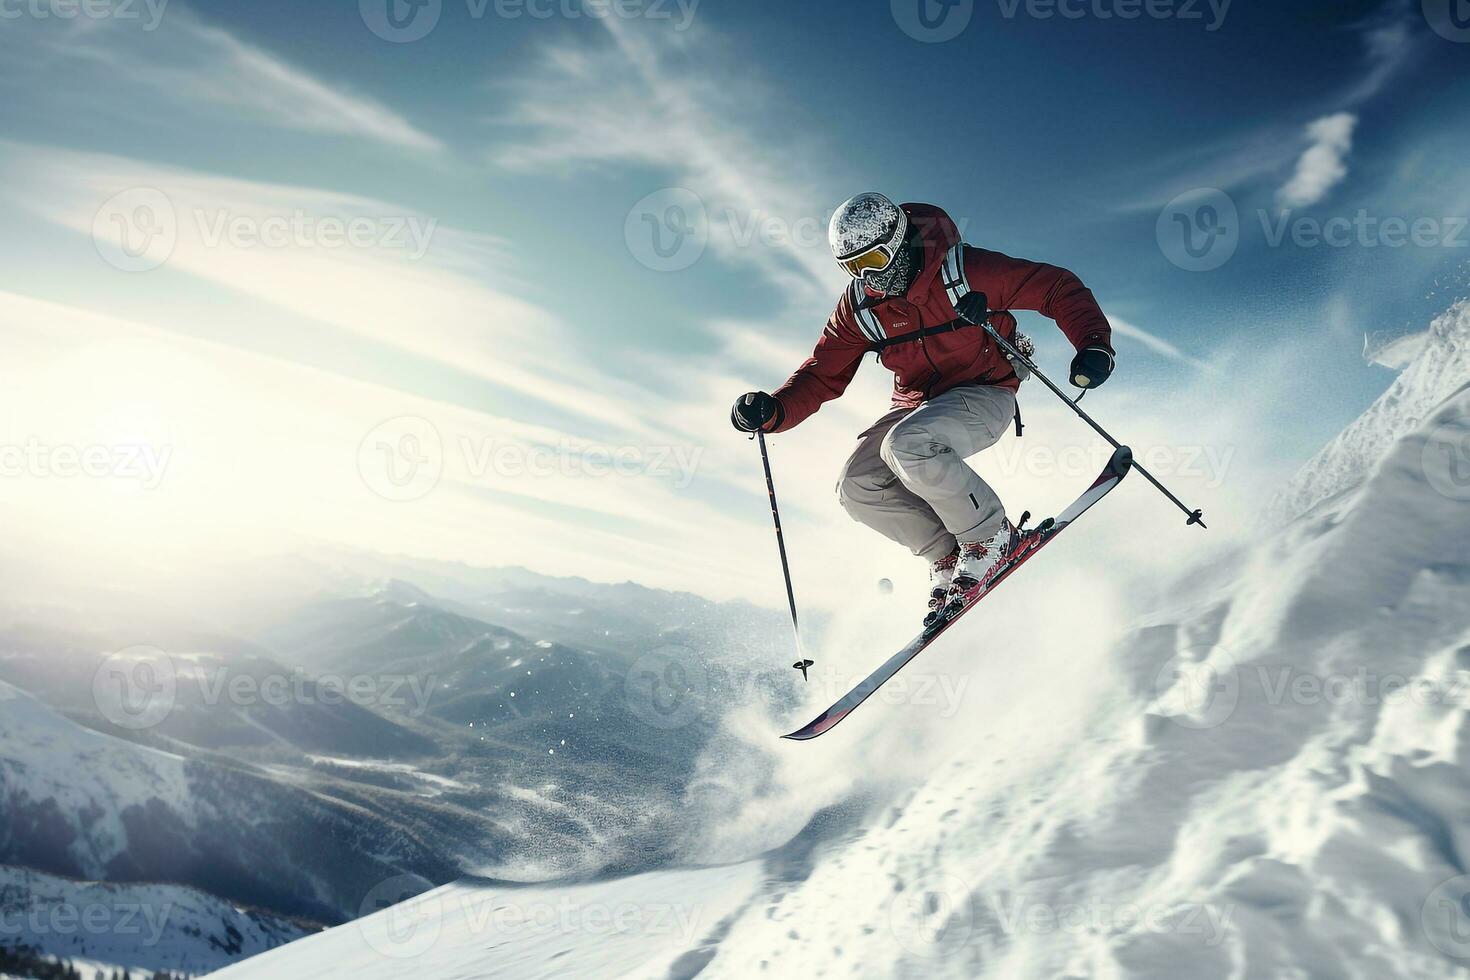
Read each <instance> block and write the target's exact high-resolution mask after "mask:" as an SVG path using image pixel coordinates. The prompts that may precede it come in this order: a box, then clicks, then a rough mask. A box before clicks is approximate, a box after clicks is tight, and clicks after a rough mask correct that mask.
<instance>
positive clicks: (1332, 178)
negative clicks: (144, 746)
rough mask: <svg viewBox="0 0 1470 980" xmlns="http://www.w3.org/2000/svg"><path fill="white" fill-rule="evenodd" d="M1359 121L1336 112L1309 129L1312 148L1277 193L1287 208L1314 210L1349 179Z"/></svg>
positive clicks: (1313, 123)
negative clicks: (1318, 203) (1349, 163)
mask: <svg viewBox="0 0 1470 980" xmlns="http://www.w3.org/2000/svg"><path fill="white" fill-rule="evenodd" d="M1357 124H1358V117H1357V116H1356V115H1355V114H1353V113H1351V112H1335V113H1333V114H1332V115H1330V116H1323V117H1322V118H1321V119H1318V120H1315V121H1314V122H1312V123H1311V124H1310V125H1308V126H1307V131H1306V135H1307V139H1308V140H1310V141H1311V145H1310V146H1309V147H1308V148H1307V150H1306V151H1305V152H1304V153H1303V154H1302V155H1301V157H1300V159H1298V160H1297V164H1296V172H1295V173H1294V174H1292V176H1291V179H1290V180H1289V181H1287V182H1286V184H1285V185H1283V186H1282V187H1281V189H1280V190H1279V191H1278V192H1277V195H1276V198H1277V200H1278V201H1279V202H1280V203H1281V204H1282V206H1284V207H1310V206H1311V205H1313V204H1316V203H1317V202H1319V201H1321V200H1322V199H1323V198H1325V197H1326V196H1327V193H1328V192H1329V191H1331V190H1332V188H1334V187H1336V186H1337V185H1338V184H1339V183H1341V182H1342V180H1343V179H1344V178H1345V177H1347V173H1348V168H1347V155H1348V153H1349V152H1350V151H1351V150H1352V147H1353V129H1354V128H1355V127H1356V126H1357Z"/></svg>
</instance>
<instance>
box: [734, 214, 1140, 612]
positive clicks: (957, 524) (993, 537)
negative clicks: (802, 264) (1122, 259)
mask: <svg viewBox="0 0 1470 980" xmlns="http://www.w3.org/2000/svg"><path fill="white" fill-rule="evenodd" d="M828 238H829V240H830V243H831V246H832V254H833V255H834V257H835V258H836V259H837V262H838V264H839V265H841V266H842V268H843V269H844V270H845V271H846V272H847V273H848V274H849V275H850V276H852V283H851V285H850V286H849V288H848V289H847V290H845V291H844V292H843V294H842V297H841V298H840V299H839V300H838V301H837V309H836V310H835V311H834V312H833V314H832V316H831V318H830V319H829V320H828V321H827V326H826V329H825V330H823V332H822V336H821V339H820V340H818V341H817V345H816V349H815V350H814V351H813V352H812V356H811V357H810V358H809V359H808V360H807V361H806V363H804V364H803V365H801V367H799V368H798V369H797V370H796V373H795V374H793V375H792V376H791V378H790V380H788V381H787V382H786V383H785V384H784V385H782V386H781V387H780V388H778V389H777V390H776V391H775V393H773V394H768V393H766V392H764V391H752V392H748V393H746V394H744V395H741V396H740V398H738V399H737V400H736V402H735V406H734V408H733V409H732V410H731V413H730V419H731V422H732V423H733V424H734V426H735V428H737V429H739V430H740V431H742V432H754V431H756V430H757V429H759V430H761V431H763V432H785V431H786V430H788V429H791V428H794V427H795V426H796V425H798V424H800V423H801V422H802V421H803V420H805V419H806V418H807V417H808V416H810V415H811V414H813V413H814V412H816V411H817V409H818V408H820V407H821V405H822V403H823V402H826V401H829V400H831V399H833V398H836V397H838V396H839V395H841V394H842V392H843V391H844V390H845V389H846V388H847V386H848V384H849V383H850V382H851V381H852V379H853V376H854V375H855V374H856V373H857V369H858V365H859V364H860V363H861V362H862V358H863V355H864V354H866V353H867V352H868V351H876V352H877V354H878V359H879V360H880V361H881V362H882V363H883V365H884V366H885V367H887V368H888V369H889V370H890V371H892V372H893V374H894V379H893V402H892V406H891V408H892V410H891V411H889V412H888V414H886V415H884V416H883V417H882V418H880V419H878V420H877V421H876V422H874V423H873V424H872V425H871V426H869V427H868V429H867V430H866V431H864V432H863V433H862V434H861V435H859V436H858V442H857V448H856V449H855V450H854V451H853V453H852V455H851V457H849V459H848V460H847V463H846V465H845V466H844V467H843V471H842V476H841V478H840V479H839V480H838V483H837V496H838V499H839V501H840V502H841V504H842V506H843V508H844V509H845V510H846V511H847V512H848V514H850V515H851V516H852V517H853V518H854V519H855V520H857V521H859V522H861V523H863V524H866V525H868V526H869V527H871V528H873V529H874V530H875V531H877V532H879V533H880V534H883V535H884V536H886V537H888V538H890V539H892V540H893V541H896V542H898V543H899V544H901V545H904V546H905V547H907V548H908V549H909V550H911V551H912V552H913V553H914V554H915V555H918V556H920V557H922V558H924V559H925V560H926V561H928V562H929V583H930V592H929V608H930V613H929V616H928V618H927V619H926V623H932V622H934V621H935V620H936V619H938V618H940V617H944V616H947V615H949V614H950V612H951V611H953V610H955V609H958V608H959V607H961V606H962V605H963V602H964V596H965V594H966V593H967V592H969V591H970V590H971V589H973V588H975V587H976V586H977V585H982V584H984V583H985V582H986V581H987V579H988V577H989V576H990V574H991V573H992V572H993V571H994V570H995V569H996V567H997V566H998V565H999V564H1000V562H1001V561H1002V560H1003V559H1004V558H1005V557H1006V555H1007V554H1009V553H1010V551H1011V550H1012V549H1013V548H1015V546H1016V544H1017V542H1018V541H1019V539H1020V535H1019V531H1018V529H1017V528H1016V526H1015V525H1014V524H1012V523H1011V522H1010V520H1009V519H1008V518H1007V517H1006V513H1005V508H1004V507H1003V506H1002V504H1001V502H1000V499H999V497H997V496H996V494H995V491H994V490H992V489H991V488H990V486H989V485H987V484H986V483H985V481H984V480H982V479H981V478H980V476H979V474H977V473H976V472H975V471H974V470H972V469H971V468H970V467H969V466H968V465H966V464H965V462H964V460H965V459H966V458H967V457H969V456H972V455H974V454H975V453H978V452H980V451H981V450H983V449H987V448H989V447H990V446H993V445H994V444H995V443H996V442H998V441H999V440H1000V438H1001V436H1002V435H1003V434H1004V433H1005V430H1006V428H1007V427H1008V426H1009V425H1010V423H1011V420H1012V419H1015V420H1016V426H1017V430H1018V431H1019V429H1020V416H1019V415H1018V414H1017V411H1016V395H1015V393H1016V390H1017V389H1018V388H1019V387H1020V384H1021V380H1022V378H1021V377H1020V376H1019V375H1018V373H1017V368H1016V366H1015V365H1012V364H1011V362H1010V361H1009V360H1008V359H1007V357H1006V355H1005V354H1004V353H1003V352H1002V351H1001V350H1000V349H999V348H998V347H997V345H995V344H994V342H993V341H991V339H990V338H989V336H987V335H986V333H985V332H984V330H983V329H982V328H980V327H978V326H974V325H973V324H974V323H975V322H978V321H979V320H980V319H983V316H984V314H985V312H986V310H985V306H986V305H989V306H990V307H991V308H993V309H997V310H1013V309H1019V310H1035V311H1037V312H1040V313H1042V314H1043V315H1045V316H1048V317H1050V318H1051V319H1053V320H1055V321H1056V323H1057V325H1058V326H1059V327H1060V328H1061V330H1062V332H1063V333H1064V334H1066V336H1067V339H1068V340H1069V341H1071V343H1072V346H1073V347H1075V348H1076V349H1077V355H1076V357H1074V358H1073V360H1072V366H1071V370H1070V372H1069V375H1068V376H1069V377H1070V379H1071V381H1072V384H1073V385H1075V386H1077V387H1079V388H1095V387H1097V386H1098V385H1100V384H1102V383H1103V382H1104V381H1106V380H1107V379H1108V376H1109V375H1110V374H1111V373H1112V370H1113V356H1114V354H1113V348H1112V344H1111V339H1112V328H1111V327H1110V326H1109V324H1108V320H1107V318H1106V317H1105V316H1104V315H1103V312H1102V310H1101V309H1100V308H1099V307H1098V305H1097V301H1096V300H1095V299H1094V298H1093V295H1092V292H1091V291H1090V290H1089V289H1088V288H1087V287H1086V286H1084V285H1083V284H1082V283H1081V281H1080V280H1078V278H1077V277H1076V276H1074V275H1073V274H1072V273H1070V272H1068V271H1066V270H1065V269H1060V268H1057V267H1056V266H1052V265H1045V264H1042V263H1037V262H1028V261H1025V260H1022V259H1014V258H1011V257H1010V256H1007V255H1002V254H1001V253H999V252H992V251H988V250H986V249H982V248H976V247H974V246H972V245H966V244H964V243H962V242H961V241H960V236H959V232H958V230H957V229H956V228H955V224H954V222H953V221H952V220H951V219H950V217H949V215H948V214H946V213H945V212H944V211H943V210H942V209H940V208H938V207H935V206H933V205H929V204H905V205H903V206H902V207H899V206H898V205H895V204H894V203H893V202H892V201H890V200H889V199H888V198H887V197H884V196H883V195H882V194H876V193H866V194H859V195H857V196H856V197H854V198H852V199H851V200H849V201H847V202H846V203H844V204H843V205H842V206H841V207H840V208H838V209H837V211H836V213H835V214H833V216H832V222H831V225H830V227H829V229H828ZM991 323H992V324H994V326H995V327H996V329H997V330H998V332H999V333H1000V334H1001V335H1002V336H1004V337H1006V339H1007V340H1009V341H1010V342H1011V343H1012V344H1014V345H1016V346H1017V348H1018V349H1019V350H1020V351H1021V352H1022V353H1023V354H1026V355H1027V356H1029V354H1030V347H1029V342H1028V341H1027V340H1026V338H1024V337H1023V336H1021V335H1019V334H1017V332H1016V319H1015V317H1013V316H1011V315H1010V313H1008V312H1002V313H998V314H996V315H995V316H993V317H992V318H991Z"/></svg>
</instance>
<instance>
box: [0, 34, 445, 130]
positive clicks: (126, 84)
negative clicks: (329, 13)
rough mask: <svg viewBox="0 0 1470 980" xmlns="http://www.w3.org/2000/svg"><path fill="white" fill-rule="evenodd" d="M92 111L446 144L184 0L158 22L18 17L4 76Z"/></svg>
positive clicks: (2, 56) (1, 64)
mask: <svg viewBox="0 0 1470 980" xmlns="http://www.w3.org/2000/svg"><path fill="white" fill-rule="evenodd" d="M43 74H44V76H45V77H47V78H49V79H52V83H51V84H52V85H53V86H54V87H55V88H56V89H57V92H58V94H64V95H65V97H67V98H69V99H72V100H81V99H83V98H84V99H85V106H86V108H87V110H88V111H93V112H99V113H102V114H105V115H106V116H108V117H109V118H114V119H137V118H138V117H139V114H140V112H141V111H143V110H141V109H140V106H147V107H148V109H147V110H146V111H147V112H149V113H152V114H154V115H155V116H156V117H164V115H165V114H164V113H163V112H160V110H161V109H162V108H164V107H170V108H171V109H172V110H173V111H178V110H185V111H208V112H210V113H220V112H225V113H228V115H229V117H230V118H231V120H232V121H234V122H237V123H238V122H247V121H248V122H252V123H255V124H259V125H264V126H269V127H276V128H280V129H292V130H299V131H303V132H309V133H318V134H322V135H329V136H350V137H356V138H360V139H365V140H371V141H374V142H377V143H381V144H384V145H387V146H392V147H396V148H399V149H404V150H411V151H416V152H437V151H439V150H441V149H442V148H443V144H442V143H441V142H440V141H439V140H438V139H437V138H435V137H434V136H431V135H430V134H428V133H426V132H424V131H423V130H422V129H420V128H419V127H417V126H415V125H414V124H413V123H412V122H411V121H410V120H408V119H407V118H406V117H404V116H403V115H402V114H401V113H399V112H397V111H395V110H394V109H392V108H390V107H388V106H387V105H385V104H383V103H382V102H381V101H379V100H376V99H373V98H371V97H369V96H366V95H362V94H359V93H355V92H352V91H350V90H349V89H348V88H347V87H346V86H343V85H340V84H333V83H330V82H328V81H325V80H323V79H320V78H317V77H316V76H314V75H311V74H310V73H308V72H306V71H304V70H302V69H301V68H298V67H296V66H294V65H292V64H290V63H289V62H287V61H285V60H284V59H282V58H280V57H278V56H276V55H274V54H272V53H270V52H269V51H266V50H265V49H263V48H260V47H257V46H255V45H252V44H249V43H247V42H245V41H242V40H240V39H239V38H237V37H236V36H234V35H233V34H231V33H230V32H228V31H226V30H224V29H222V28H219V27H216V26H213V25H211V24H209V23H207V22H206V21H204V20H203V19H201V18H200V17H199V16H198V15H196V14H194V13H193V12H191V11H189V10H187V9H184V8H182V7H180V6H177V5H176V6H174V7H172V8H170V9H169V11H168V15H167V16H166V17H159V18H158V20H157V22H156V24H154V25H153V26H152V27H145V26H144V25H140V24H139V23H138V22H136V21H135V20H131V19H127V18H123V17H118V16H114V17H92V18H79V19H76V20H70V21H68V20H58V19H57V18H54V17H52V18H38V17H30V18H28V17H16V18H12V19H7V20H6V21H5V28H4V30H0V78H5V79H7V85H8V86H9V87H10V88H11V89H12V91H15V92H20V91H23V90H24V87H25V86H27V85H34V84H35V82H36V79H37V78H39V77H42V76H43Z"/></svg>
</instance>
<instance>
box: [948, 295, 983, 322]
mask: <svg viewBox="0 0 1470 980" xmlns="http://www.w3.org/2000/svg"><path fill="white" fill-rule="evenodd" d="M954 311H955V312H956V313H958V314H959V315H960V319H961V320H964V321H965V322H966V323H973V324H975V325H977V326H978V325H979V324H981V323H984V322H985V321H986V320H987V319H989V318H988V317H987V316H986V315H985V314H987V313H989V312H990V299H989V298H988V297H987V296H986V295H985V294H984V293H977V292H975V291H974V290H971V291H970V292H968V293H966V294H965V295H963V296H961V297H960V301H959V302H958V303H956V304H955V305H954Z"/></svg>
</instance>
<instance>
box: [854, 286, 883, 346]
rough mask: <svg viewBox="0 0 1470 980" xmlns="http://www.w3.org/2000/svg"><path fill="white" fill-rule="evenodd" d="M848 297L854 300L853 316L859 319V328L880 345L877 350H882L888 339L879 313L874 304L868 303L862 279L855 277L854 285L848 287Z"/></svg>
mask: <svg viewBox="0 0 1470 980" xmlns="http://www.w3.org/2000/svg"><path fill="white" fill-rule="evenodd" d="M848 297H849V298H850V299H851V301H852V317H853V319H854V320H856V321H857V325H858V329H859V330H861V331H862V332H863V336H864V337H866V338H868V340H869V341H871V342H872V343H874V344H878V345H879V346H878V347H877V348H875V349H876V350H882V349H883V346H884V345H885V342H886V339H887V338H885V337H884V336H883V324H881V323H879V322H878V314H876V313H874V312H873V308H872V306H870V305H868V296H867V292H866V290H864V289H863V284H862V280H859V279H854V280H853V281H852V286H850V287H849V288H848Z"/></svg>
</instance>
